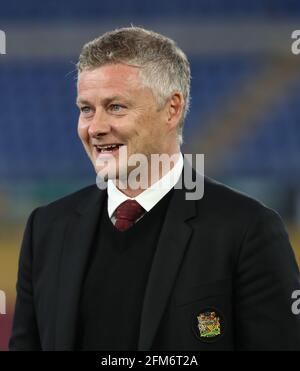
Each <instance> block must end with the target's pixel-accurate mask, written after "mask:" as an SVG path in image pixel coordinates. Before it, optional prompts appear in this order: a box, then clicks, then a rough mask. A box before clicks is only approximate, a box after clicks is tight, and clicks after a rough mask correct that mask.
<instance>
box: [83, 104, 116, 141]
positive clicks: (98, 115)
mask: <svg viewBox="0 0 300 371" xmlns="http://www.w3.org/2000/svg"><path fill="white" fill-rule="evenodd" d="M109 120H110V118H109V116H108V115H107V114H106V113H105V111H104V110H101V109H97V110H96V112H95V115H94V117H93V119H92V120H91V121H90V125H89V129H88V132H89V136H90V137H98V136H101V135H104V134H107V133H109V132H110V130H111V126H110V123H109Z"/></svg>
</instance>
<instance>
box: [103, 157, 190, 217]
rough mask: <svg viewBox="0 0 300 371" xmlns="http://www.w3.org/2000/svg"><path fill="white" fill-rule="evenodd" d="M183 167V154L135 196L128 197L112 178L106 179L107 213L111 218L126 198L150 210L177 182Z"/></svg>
mask: <svg viewBox="0 0 300 371" xmlns="http://www.w3.org/2000/svg"><path fill="white" fill-rule="evenodd" d="M182 169H183V156H182V153H181V152H180V154H179V158H178V160H177V161H176V163H175V165H174V166H173V168H172V169H171V170H170V171H168V172H167V174H165V175H164V176H163V177H162V178H161V179H159V180H158V181H157V182H156V183H154V184H152V186H151V187H149V188H147V189H145V190H144V191H143V192H142V193H140V194H139V195H138V196H136V197H133V198H131V197H128V196H126V195H125V194H124V193H123V192H121V191H120V190H119V189H118V188H117V187H116V186H115V184H114V183H113V181H112V180H110V179H109V180H108V181H107V194H108V204H107V206H108V215H109V217H110V218H111V217H112V215H113V213H114V212H115V210H116V209H117V208H118V207H119V206H120V205H121V203H123V202H124V201H126V200H136V201H137V202H138V203H139V204H140V205H141V206H142V207H143V208H144V209H145V210H146V211H147V212H148V211H149V210H151V209H152V208H153V207H154V206H155V205H156V204H157V203H158V202H159V201H160V200H161V199H162V198H163V197H164V196H165V195H166V194H167V193H168V192H169V191H170V190H171V189H172V188H173V187H174V185H175V184H176V183H177V182H178V180H179V178H180V175H181V172H182Z"/></svg>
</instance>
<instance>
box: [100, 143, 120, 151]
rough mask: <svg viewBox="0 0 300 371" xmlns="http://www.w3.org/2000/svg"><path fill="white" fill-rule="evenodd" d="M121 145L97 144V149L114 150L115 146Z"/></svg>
mask: <svg viewBox="0 0 300 371" xmlns="http://www.w3.org/2000/svg"><path fill="white" fill-rule="evenodd" d="M119 146H121V144H112V145H109V146H96V147H97V149H99V150H101V151H105V150H113V149H115V148H118V147H119Z"/></svg>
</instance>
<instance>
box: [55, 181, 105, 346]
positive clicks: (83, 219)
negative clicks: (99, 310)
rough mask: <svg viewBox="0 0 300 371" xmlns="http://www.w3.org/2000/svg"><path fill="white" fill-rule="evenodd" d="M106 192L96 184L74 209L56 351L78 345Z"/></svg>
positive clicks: (63, 264) (65, 257) (61, 287)
mask: <svg viewBox="0 0 300 371" xmlns="http://www.w3.org/2000/svg"><path fill="white" fill-rule="evenodd" d="M104 195H105V192H104V191H100V190H99V189H97V187H95V188H94V189H93V190H92V193H91V194H90V196H89V198H88V199H86V200H85V202H84V203H82V204H81V205H79V207H78V209H77V210H76V211H74V214H73V215H72V217H71V218H70V220H69V222H68V225H67V229H66V232H65V239H64V244H63V249H62V252H61V259H60V269H59V271H60V275H59V285H58V301H57V308H56V336H55V349H56V350H72V349H73V347H74V340H75V335H76V322H77V315H78V309H79V299H80V290H81V287H82V283H83V279H84V273H85V268H86V263H87V259H88V256H89V252H90V247H91V246H92V243H93V238H94V234H95V231H96V229H97V226H98V225H97V224H98V220H99V215H100V211H101V209H102V207H103V200H104V198H105V197H104Z"/></svg>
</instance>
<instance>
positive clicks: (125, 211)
mask: <svg viewBox="0 0 300 371" xmlns="http://www.w3.org/2000/svg"><path fill="white" fill-rule="evenodd" d="M144 211H145V210H144V208H143V207H142V206H141V205H140V204H139V203H138V202H137V201H135V200H126V201H124V202H123V203H121V205H120V206H119V207H118V208H117V210H116V227H117V228H118V229H120V230H126V229H128V228H130V227H131V226H132V225H133V224H134V222H135V221H136V220H137V219H138V218H139V217H141V216H142V215H143V213H144Z"/></svg>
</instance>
